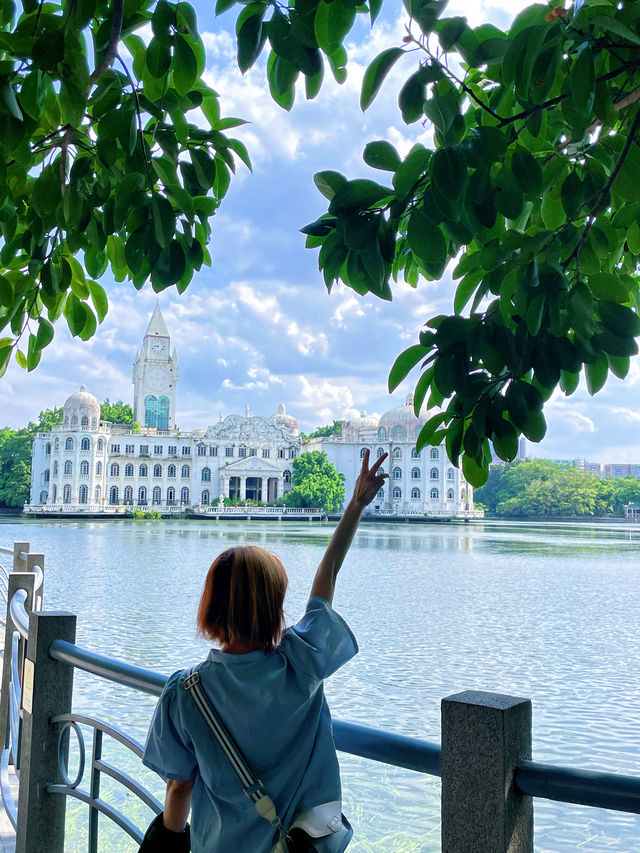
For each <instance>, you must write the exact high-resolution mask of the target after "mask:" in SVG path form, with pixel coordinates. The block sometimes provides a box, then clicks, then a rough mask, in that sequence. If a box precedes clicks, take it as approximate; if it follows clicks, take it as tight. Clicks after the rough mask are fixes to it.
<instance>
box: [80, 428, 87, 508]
mask: <svg viewBox="0 0 640 853" xmlns="http://www.w3.org/2000/svg"><path fill="white" fill-rule="evenodd" d="M80 426H81V427H82V429H89V416H88V415H83V416H82V420H81V421H80ZM80 503H86V501H80Z"/></svg>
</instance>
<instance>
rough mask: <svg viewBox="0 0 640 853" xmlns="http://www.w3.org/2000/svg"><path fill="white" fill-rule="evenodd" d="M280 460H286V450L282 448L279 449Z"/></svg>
mask: <svg viewBox="0 0 640 853" xmlns="http://www.w3.org/2000/svg"><path fill="white" fill-rule="evenodd" d="M278 459H284V450H283V449H282V448H281V447H280V448H278Z"/></svg>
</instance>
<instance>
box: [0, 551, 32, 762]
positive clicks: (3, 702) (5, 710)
mask: <svg viewBox="0 0 640 853" xmlns="http://www.w3.org/2000/svg"><path fill="white" fill-rule="evenodd" d="M16 545H23V546H24V545H27V547H28V546H29V543H28V542H16ZM22 550H24V548H23V549H22ZM34 581H35V575H33V573H32V572H10V573H9V582H8V584H7V614H6V625H5V631H4V655H3V658H2V687H1V689H0V737H1V738H2V746H3V747H7V746H8V745H9V726H8V721H9V698H10V697H9V683H10V681H11V647H12V644H13V632H14V628H15V626H14V624H13V619H12V618H11V611H10V609H9V605H10V603H11V599H12V598H13V596H14V594H15V593H16V592H17V591H18V590H19V589H25V590H26V591H27V600H26V602H25V609H26V610H27V612H29V611H30V610H31V607H32V602H33V597H34ZM20 645H21V646H24V643H23V642H21V644H20ZM18 649H19V651H18V671H19V672H22V665H21V664H22V662H21V660H20V657H21V655H20V646H19V647H18ZM16 759H17V756H15V755H14V756H13V760H14V762H15V761H16Z"/></svg>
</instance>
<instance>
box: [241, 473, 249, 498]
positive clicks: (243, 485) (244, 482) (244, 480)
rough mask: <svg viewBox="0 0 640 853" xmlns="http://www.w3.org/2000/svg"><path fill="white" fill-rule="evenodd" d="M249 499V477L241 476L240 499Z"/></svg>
mask: <svg viewBox="0 0 640 853" xmlns="http://www.w3.org/2000/svg"><path fill="white" fill-rule="evenodd" d="M246 499H247V478H246V477H240V500H241V501H246Z"/></svg>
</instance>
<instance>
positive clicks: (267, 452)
mask: <svg viewBox="0 0 640 853" xmlns="http://www.w3.org/2000/svg"><path fill="white" fill-rule="evenodd" d="M262 458H263V459H268V458H269V451H268V450H266V449H265V450H263V451H262Z"/></svg>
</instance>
